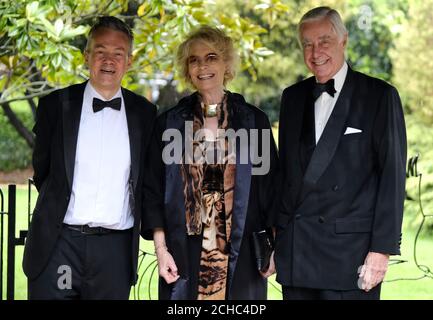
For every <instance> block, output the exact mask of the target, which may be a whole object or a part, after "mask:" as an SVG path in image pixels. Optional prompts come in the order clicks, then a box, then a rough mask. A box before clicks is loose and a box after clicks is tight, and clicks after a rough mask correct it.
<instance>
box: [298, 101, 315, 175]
mask: <svg viewBox="0 0 433 320" xmlns="http://www.w3.org/2000/svg"><path fill="white" fill-rule="evenodd" d="M315 148H316V128H315V119H314V101H313V96H312V95H311V94H309V95H308V96H307V97H306V99H305V105H304V108H303V117H302V129H301V143H300V146H299V158H300V163H301V167H302V173H303V174H304V175H305V173H306V170H307V167H308V164H309V163H310V160H311V157H312V155H313V152H314V150H315Z"/></svg>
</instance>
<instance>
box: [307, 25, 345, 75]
mask: <svg viewBox="0 0 433 320" xmlns="http://www.w3.org/2000/svg"><path fill="white" fill-rule="evenodd" d="M300 38H301V44H302V48H303V53H304V61H305V64H306V65H307V67H308V69H309V70H310V71H311V72H312V73H313V74H314V75H315V76H316V79H317V81H318V82H319V83H325V82H326V81H328V80H329V79H331V78H332V77H333V76H334V75H335V74H336V73H337V72H338V71H339V70H340V69H341V67H342V66H343V63H344V50H345V48H346V43H347V34H346V35H344V36H343V37H338V35H337V33H336V32H335V30H334V28H333V26H332V24H331V22H330V21H329V20H328V19H321V20H312V21H306V22H304V23H303V24H302V26H301V29H300Z"/></svg>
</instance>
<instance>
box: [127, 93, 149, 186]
mask: <svg viewBox="0 0 433 320" xmlns="http://www.w3.org/2000/svg"><path fill="white" fill-rule="evenodd" d="M122 96H123V99H124V103H125V113H126V122H127V124H128V136H129V149H130V153H131V178H132V183H133V188H134V190H136V187H137V181H138V174H139V172H140V155H141V145H142V141H141V137H142V130H143V126H144V125H145V124H144V123H143V117H141V116H140V110H139V106H138V105H136V104H135V103H134V97H133V95H132V94H131V93H130V92H129V91H127V90H125V89H123V88H122Z"/></svg>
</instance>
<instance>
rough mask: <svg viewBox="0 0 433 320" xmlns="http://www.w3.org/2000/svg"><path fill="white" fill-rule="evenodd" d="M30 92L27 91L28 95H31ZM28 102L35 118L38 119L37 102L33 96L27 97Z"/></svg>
mask: <svg viewBox="0 0 433 320" xmlns="http://www.w3.org/2000/svg"><path fill="white" fill-rule="evenodd" d="M29 95H30V92H28V91H26V96H29ZM27 102H28V104H29V107H30V110H32V115H33V120H36V103H35V101H34V100H33V98H29V99H27Z"/></svg>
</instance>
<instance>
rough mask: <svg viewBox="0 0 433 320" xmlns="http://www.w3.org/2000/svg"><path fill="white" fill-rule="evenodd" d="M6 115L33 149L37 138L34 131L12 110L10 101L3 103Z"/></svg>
mask: <svg viewBox="0 0 433 320" xmlns="http://www.w3.org/2000/svg"><path fill="white" fill-rule="evenodd" d="M1 106H2V108H3V110H4V112H5V115H6V117H7V118H8V119H9V122H10V123H11V124H12V125H13V127H14V128H15V130H17V132H18V133H19V135H20V136H21V137H23V138H24V140H26V142H27V144H28V146H29V147H30V148H32V149H33V146H34V144H35V140H34V137H33V134H32V132H31V131H30V130H29V129H27V128H26V126H25V125H24V123H23V122H22V121H21V120H20V119H19V118H18V117H17V115H16V114H15V113H14V112H13V111H12V109H11V107H10V105H9V103H4V104H2V105H1Z"/></svg>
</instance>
